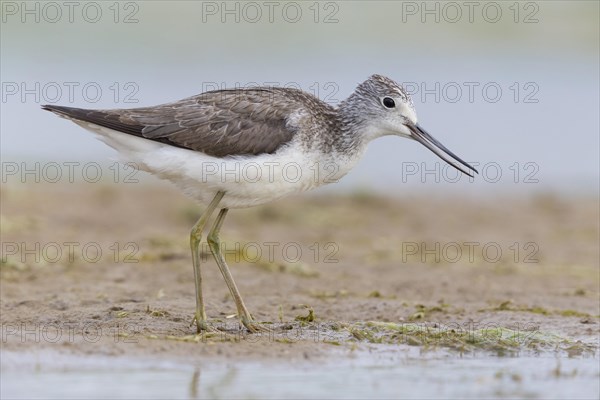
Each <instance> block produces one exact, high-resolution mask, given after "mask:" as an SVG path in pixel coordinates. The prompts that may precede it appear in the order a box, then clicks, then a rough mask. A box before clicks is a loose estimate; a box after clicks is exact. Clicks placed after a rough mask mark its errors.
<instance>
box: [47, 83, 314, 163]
mask: <svg viewBox="0 0 600 400" xmlns="http://www.w3.org/2000/svg"><path fill="white" fill-rule="evenodd" d="M310 97H312V96H310ZM310 97H309V95H307V94H305V93H303V92H301V91H295V90H293V89H277V88H257V89H245V90H219V91H213V92H206V93H203V94H200V95H198V96H194V97H189V98H187V99H183V100H180V101H177V102H174V103H169V104H163V105H159V106H155V107H144V108H134V109H120V110H84V109H80V108H72V107H62V106H54V105H47V106H43V108H44V109H46V110H49V111H53V112H55V113H57V114H61V115H64V116H67V117H69V118H73V119H77V120H82V121H86V122H90V123H93V124H97V125H100V126H104V127H107V128H110V129H114V130H117V131H120V132H124V133H128V134H131V135H135V136H139V137H143V138H146V139H149V140H156V141H160V142H163V143H167V144H170V145H173V146H177V147H183V148H187V149H190V150H195V151H201V152H203V153H205V154H208V155H211V156H216V157H224V156H229V155H242V154H254V155H256V154H262V153H273V152H275V151H276V150H277V149H278V148H280V147H281V146H283V145H285V144H286V143H288V142H290V141H291V140H292V138H293V137H294V135H295V134H296V132H297V130H298V125H297V123H296V124H291V123H290V121H289V117H290V115H292V114H294V113H296V112H297V111H299V110H302V109H303V108H306V106H307V100H308V101H309V102H315V101H317V102H318V100H317V99H315V98H310Z"/></svg>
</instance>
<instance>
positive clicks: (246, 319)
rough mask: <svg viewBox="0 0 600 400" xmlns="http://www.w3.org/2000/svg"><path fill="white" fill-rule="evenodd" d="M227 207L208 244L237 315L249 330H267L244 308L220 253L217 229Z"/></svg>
mask: <svg viewBox="0 0 600 400" xmlns="http://www.w3.org/2000/svg"><path fill="white" fill-rule="evenodd" d="M227 211H228V209H227V208H223V209H221V212H219V215H218V216H217V219H216V220H215V223H214V225H213V227H212V229H211V230H210V232H209V233H208V238H207V241H208V246H209V247H210V250H211V251H212V253H213V256H214V257H215V261H216V262H217V265H218V266H219V269H220V270H221V274H223V278H224V279H225V283H226V284H227V287H228V288H229V291H230V292H231V296H233V300H234V301H235V305H236V307H237V311H238V317H239V318H240V321H241V322H242V324H244V326H245V327H246V328H247V329H248V330H249V331H250V332H253V333H254V332H259V331H268V329H266V328H264V327H262V326H261V325H259V324H257V323H256V322H254V320H253V319H252V316H251V315H250V312H248V309H247V308H246V305H245V304H244V300H242V296H241V295H240V292H239V290H238V288H237V286H236V284H235V282H234V280H233V276H231V272H230V271H229V267H228V266H227V263H226V262H225V258H224V257H223V253H221V241H220V239H219V231H220V230H221V225H223V220H225V216H226V215H227Z"/></svg>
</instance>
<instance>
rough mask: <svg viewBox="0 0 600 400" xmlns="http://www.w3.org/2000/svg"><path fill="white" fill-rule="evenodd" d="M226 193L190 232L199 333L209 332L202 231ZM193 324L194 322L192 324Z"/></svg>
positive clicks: (220, 194)
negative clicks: (201, 251)
mask: <svg viewBox="0 0 600 400" xmlns="http://www.w3.org/2000/svg"><path fill="white" fill-rule="evenodd" d="M224 194H225V192H217V194H216V196H215V198H214V199H213V200H212V201H211V202H210V204H209V205H208V207H207V208H206V210H204V213H203V214H202V215H201V216H200V218H199V219H198V221H197V222H196V224H195V225H194V227H193V228H192V231H191V232H190V247H191V248H192V262H193V264H194V283H195V284H196V314H195V316H194V320H195V321H196V327H197V331H198V333H200V331H202V330H208V324H207V319H206V310H205V309H204V299H203V298H202V274H201V272H200V240H202V231H203V230H204V226H205V225H206V221H208V219H209V218H210V216H211V215H212V213H213V212H214V211H215V209H216V208H217V205H218V204H219V202H220V201H221V199H222V198H223V195H224ZM192 323H193V322H192Z"/></svg>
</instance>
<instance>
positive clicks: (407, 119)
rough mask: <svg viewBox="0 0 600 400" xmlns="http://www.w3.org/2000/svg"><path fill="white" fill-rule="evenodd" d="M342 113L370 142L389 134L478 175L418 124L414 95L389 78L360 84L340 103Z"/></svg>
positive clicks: (348, 123)
mask: <svg viewBox="0 0 600 400" xmlns="http://www.w3.org/2000/svg"><path fill="white" fill-rule="evenodd" d="M340 110H341V113H342V116H343V118H344V123H345V124H346V125H348V126H350V127H352V128H354V129H357V130H360V131H361V134H362V135H364V137H365V138H366V140H368V141H370V140H373V139H375V138H377V137H380V136H386V135H396V136H402V137H406V138H409V139H414V140H416V141H418V142H419V143H421V144H423V145H424V146H425V147H427V148H428V149H429V150H431V151H432V152H434V153H435V154H436V155H437V156H438V157H440V158H441V159H442V160H444V161H446V162H447V163H448V164H450V165H452V166H453V167H454V168H456V169H458V170H459V171H461V172H463V173H465V174H467V175H469V176H473V175H472V174H471V172H470V171H469V170H471V171H474V172H475V173H478V172H477V170H476V169H475V168H473V167H472V166H470V165H469V164H467V163H466V162H464V161H463V160H461V159H460V158H459V157H458V156H457V155H455V154H454V153H452V152H451V151H450V150H448V149H447V148H446V147H445V146H444V145H442V144H441V143H440V142H438V141H437V140H436V139H434V138H433V137H432V136H431V135H430V134H429V133H427V132H426V131H425V130H424V129H423V128H422V127H421V126H420V125H419V124H418V123H417V112H416V110H415V107H414V105H413V102H412V99H411V97H410V95H409V94H408V93H406V91H405V90H404V88H403V87H402V86H401V85H399V84H398V83H396V82H394V81H393V80H391V79H389V78H386V77H385V76H381V75H373V76H371V77H370V78H369V79H367V80H366V81H364V82H363V83H361V84H360V85H358V87H357V88H356V90H355V91H354V93H353V94H352V95H351V96H350V97H348V99H346V100H345V101H343V102H342V103H341V104H340ZM461 164H462V166H464V167H466V168H467V169H466V170H465V169H464V168H463V167H462V166H461Z"/></svg>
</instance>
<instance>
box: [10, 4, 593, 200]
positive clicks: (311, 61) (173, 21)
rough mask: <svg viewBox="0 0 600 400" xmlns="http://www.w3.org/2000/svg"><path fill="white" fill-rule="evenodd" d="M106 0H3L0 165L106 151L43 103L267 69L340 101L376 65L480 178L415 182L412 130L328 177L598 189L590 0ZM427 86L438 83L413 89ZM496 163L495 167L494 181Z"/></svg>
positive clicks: (146, 94)
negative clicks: (49, 1) (72, 3)
mask: <svg viewBox="0 0 600 400" xmlns="http://www.w3.org/2000/svg"><path fill="white" fill-rule="evenodd" d="M114 3H115V2H113V1H109V2H97V3H93V4H90V3H89V2H80V3H79V4H78V6H76V7H75V8H74V9H73V10H72V16H70V15H69V9H68V8H67V7H66V6H64V3H63V2H57V3H55V4H59V6H60V9H56V7H54V8H52V7H47V6H45V3H43V2H26V3H25V4H26V5H25V7H28V10H29V11H30V12H29V13H27V12H26V11H27V10H24V9H23V8H22V7H23V6H22V4H23V3H21V2H2V25H1V29H2V31H1V42H0V44H1V57H0V58H1V61H0V67H1V80H2V103H1V107H2V110H1V120H2V122H1V140H0V143H1V152H0V155H1V157H2V162H3V163H6V162H27V163H32V162H35V161H40V162H48V161H56V162H64V161H82V162H87V161H97V162H100V163H103V164H109V162H110V159H111V157H114V152H113V150H112V149H110V148H109V147H107V146H106V145H104V144H103V143H101V142H99V141H97V140H95V139H94V138H93V137H92V135H91V134H89V133H87V132H86V131H84V130H82V129H81V128H79V127H78V126H76V125H74V124H72V123H68V122H67V121H65V120H62V119H60V118H57V117H55V116H54V115H52V114H50V113H47V112H44V111H42V110H41V109H40V105H41V104H45V103H51V104H61V105H72V106H76V107H82V108H129V107H137V106H146V105H154V104H159V103H164V102H168V101H173V100H177V99H180V98H183V97H187V96H190V95H194V94H198V93H200V92H202V91H203V90H206V89H214V88H215V87H214V85H215V84H216V85H223V86H226V87H232V86H235V85H236V84H237V85H248V84H250V83H258V84H267V83H274V82H276V83H278V84H279V85H286V84H289V85H295V86H297V87H300V88H302V89H304V90H307V91H310V92H313V93H315V92H316V90H317V89H318V95H319V97H320V98H322V99H323V100H328V101H331V102H333V103H335V102H336V100H341V99H343V98H345V97H346V96H347V95H348V94H350V93H351V92H352V90H353V89H354V87H355V86H356V85H357V84H358V83H359V82H360V81H363V80H364V79H366V78H367V77H368V76H369V75H371V74H373V73H380V74H384V75H387V76H389V77H391V78H393V79H395V80H396V81H398V82H404V83H409V85H407V86H409V87H410V88H412V91H413V92H414V91H415V90H416V91H417V92H416V93H415V94H414V96H413V99H414V103H415V106H416V108H417V112H418V114H419V120H420V123H421V124H422V125H423V126H424V127H425V128H426V129H427V130H428V131H429V132H430V133H431V134H433V135H434V136H435V137H436V138H437V139H439V140H440V141H441V142H442V143H444V144H445V145H447V147H449V148H450V149H451V150H453V151H454V152H455V153H457V154H458V155H459V156H461V157H462V158H464V159H465V160H467V161H471V162H475V163H479V165H480V166H482V165H483V166H484V171H482V172H483V176H481V177H480V178H478V179H477V180H476V182H474V183H469V180H468V179H467V178H466V177H464V178H462V179H461V180H460V182H459V183H448V182H443V179H442V182H440V183H436V182H435V179H434V178H433V176H431V175H429V176H428V177H426V180H425V182H421V179H420V173H419V172H418V173H417V174H416V175H410V176H407V175H406V172H407V171H408V170H407V168H413V167H414V166H416V168H418V169H419V171H420V169H421V167H422V166H421V163H425V167H426V168H429V169H431V168H434V167H435V165H439V166H443V163H442V164H438V162H439V160H438V159H437V158H436V157H435V156H434V155H433V154H432V153H431V152H429V151H428V150H427V149H425V148H424V147H422V146H421V145H419V144H417V143H416V142H410V141H408V140H404V139H399V138H395V137H389V138H383V139H380V140H378V141H376V142H374V143H372V145H371V146H370V148H369V150H368V152H367V155H366V157H365V158H364V159H363V161H362V162H361V163H360V164H359V166H358V167H357V168H356V169H355V170H354V171H353V172H352V173H351V174H350V175H348V176H347V177H345V178H344V179H343V180H342V182H341V183H340V184H339V185H335V186H333V188H332V189H331V190H340V189H347V190H364V189H376V190H380V191H404V190H460V191H470V192H479V193H490V192H495V191H498V190H501V191H511V192H518V193H529V192H535V191H545V190H552V191H555V192H560V193H571V192H576V193H580V192H581V193H592V194H597V193H598V180H599V130H600V127H599V112H598V110H599V108H600V104H599V85H600V83H599V48H600V43H599V36H600V32H599V26H598V24H599V3H598V2H597V1H540V2H521V3H518V7H515V6H514V4H515V2H513V1H508V2H502V1H501V2H496V3H493V4H492V5H490V4H489V3H487V2H475V3H476V5H475V6H474V9H473V10H472V14H471V15H469V9H468V8H466V7H465V6H460V5H461V4H463V3H462V2H458V3H453V4H458V5H459V6H460V8H458V9H457V8H456V7H453V6H452V7H449V6H447V4H448V3H444V2H428V3H427V7H429V9H430V10H434V11H433V13H429V14H428V13H426V12H424V10H422V9H421V8H422V5H423V4H424V3H422V2H420V1H419V2H393V1H381V2H378V1H369V2H367V1H348V2H320V3H315V2H314V1H306V2H302V1H299V2H275V5H274V6H273V7H274V8H273V9H272V11H273V12H272V16H270V15H269V8H268V6H266V5H265V2H261V1H259V2H255V3H252V4H253V5H251V6H247V5H246V3H241V2H240V3H238V2H228V3H227V7H228V10H233V11H232V12H231V13H227V12H226V11H227V10H223V9H222V6H221V5H222V2H220V1H218V2H193V1H169V2H167V1H134V2H120V3H118V7H115V5H114ZM36 4H37V5H36ZM36 7H37V8H36ZM436 7H437V10H438V11H435V10H436ZM98 10H99V11H100V12H101V14H100V15H98V14H97V11H98ZM498 10H499V11H500V14H498V13H497V11H498ZM298 11H299V13H298ZM317 11H318V12H317ZM36 17H37V18H39V21H36ZM270 17H271V18H272V21H270ZM436 17H437V18H438V19H439V21H436ZM70 18H71V19H72V21H69V19H70ZM126 18H128V20H129V21H130V23H125V22H124V20H125V19H126ZM236 18H238V19H239V21H236ZM470 19H472V21H470ZM94 20H97V22H92V21H94ZM53 21H54V22H53ZM115 21H116V22H115ZM136 21H137V22H136ZM294 21H295V22H294ZM413 83H416V86H415V85H414V84H413ZM36 85H37V86H36ZM85 85H87V87H88V92H87V93H84V91H83V87H84V86H85ZM436 85H438V86H437V87H439V90H437V91H436V90H435V88H436ZM57 87H58V88H60V89H61V92H57V91H56V88H57ZM69 87H73V96H72V98H70V96H69ZM98 87H99V88H100V89H101V94H100V95H99V96H96V93H95V88H98ZM469 87H472V88H473V92H472V99H470V98H469V97H470V93H469ZM484 87H485V88H486V90H484ZM36 88H39V89H36ZM117 88H118V92H117ZM423 88H425V89H430V90H431V89H433V91H434V92H436V93H434V94H428V95H426V96H425V97H423V96H422V89H423ZM457 88H458V89H460V91H461V92H460V93H459V92H457ZM498 88H500V90H501V94H499V95H497V91H496V90H497V89H498ZM23 89H28V90H31V93H29V94H24V93H23ZM127 95H131V97H130V98H127V97H126V96H127ZM436 96H439V99H437V100H436ZM496 97H497V101H492V100H493V99H494V98H496ZM92 100H93V101H92ZM129 100H137V101H138V102H137V103H132V102H129ZM515 163H517V164H515ZM498 168H500V171H501V172H502V178H501V179H500V180H499V182H495V183H493V181H495V175H496V171H497V170H498ZM403 171H404V173H405V174H404V176H403V174H402V172H403ZM443 171H446V172H447V173H448V175H447V176H449V177H450V178H452V177H454V176H455V175H454V172H453V171H452V170H449V169H445V170H443ZM516 171H519V175H518V177H515V173H516ZM527 177H529V180H533V181H532V182H530V183H526V182H525V180H526V178H527ZM515 179H516V181H517V182H516V183H515ZM536 179H537V182H536V181H535V180H536Z"/></svg>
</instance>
